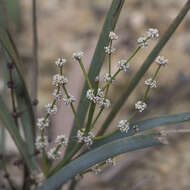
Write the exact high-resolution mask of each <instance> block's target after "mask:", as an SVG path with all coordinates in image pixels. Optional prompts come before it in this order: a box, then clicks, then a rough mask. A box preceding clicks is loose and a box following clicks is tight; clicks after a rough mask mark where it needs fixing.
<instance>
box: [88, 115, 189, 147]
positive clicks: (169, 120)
mask: <svg viewBox="0 0 190 190" xmlns="http://www.w3.org/2000/svg"><path fill="white" fill-rule="evenodd" d="M183 122H190V112H185V113H179V114H174V115H166V116H160V117H154V118H150V119H146V120H143V121H138V122H135V123H131V124H130V129H129V131H128V132H127V133H121V132H120V131H119V130H118V131H117V132H116V133H115V134H113V135H111V136H108V137H106V138H105V139H102V140H97V141H96V142H94V144H93V146H92V147H91V149H93V148H97V147H99V146H101V145H103V144H105V143H109V142H111V141H113V140H116V139H119V138H123V137H128V136H131V135H133V133H134V130H133V128H132V127H133V126H137V127H138V130H139V131H138V132H142V131H145V130H150V129H153V128H155V127H158V126H164V125H171V124H177V123H183Z"/></svg>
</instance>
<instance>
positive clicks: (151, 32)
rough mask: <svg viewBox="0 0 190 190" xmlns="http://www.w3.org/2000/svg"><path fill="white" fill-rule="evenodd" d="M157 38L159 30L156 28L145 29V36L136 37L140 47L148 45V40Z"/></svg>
mask: <svg viewBox="0 0 190 190" xmlns="http://www.w3.org/2000/svg"><path fill="white" fill-rule="evenodd" d="M157 38H159V31H158V29H157V28H149V29H148V31H147V36H146V37H144V36H143V37H140V38H138V39H137V43H138V44H139V46H140V47H141V48H144V47H146V46H148V40H149V39H152V40H155V39H157Z"/></svg>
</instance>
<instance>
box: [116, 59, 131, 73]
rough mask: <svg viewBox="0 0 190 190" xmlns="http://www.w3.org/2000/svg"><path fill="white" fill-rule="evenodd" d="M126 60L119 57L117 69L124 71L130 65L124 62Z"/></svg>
mask: <svg viewBox="0 0 190 190" xmlns="http://www.w3.org/2000/svg"><path fill="white" fill-rule="evenodd" d="M126 62H127V60H125V59H121V60H120V61H118V66H119V69H120V70H123V71H125V72H127V71H128V70H129V67H130V65H129V63H127V64H126Z"/></svg>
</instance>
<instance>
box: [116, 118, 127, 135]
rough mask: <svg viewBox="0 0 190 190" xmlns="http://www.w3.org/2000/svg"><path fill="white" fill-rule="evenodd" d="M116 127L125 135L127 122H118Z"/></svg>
mask: <svg viewBox="0 0 190 190" xmlns="http://www.w3.org/2000/svg"><path fill="white" fill-rule="evenodd" d="M117 127H118V128H119V130H120V131H121V132H122V133H127V132H128V130H129V122H128V121H127V120H120V121H119V123H118V125H117Z"/></svg>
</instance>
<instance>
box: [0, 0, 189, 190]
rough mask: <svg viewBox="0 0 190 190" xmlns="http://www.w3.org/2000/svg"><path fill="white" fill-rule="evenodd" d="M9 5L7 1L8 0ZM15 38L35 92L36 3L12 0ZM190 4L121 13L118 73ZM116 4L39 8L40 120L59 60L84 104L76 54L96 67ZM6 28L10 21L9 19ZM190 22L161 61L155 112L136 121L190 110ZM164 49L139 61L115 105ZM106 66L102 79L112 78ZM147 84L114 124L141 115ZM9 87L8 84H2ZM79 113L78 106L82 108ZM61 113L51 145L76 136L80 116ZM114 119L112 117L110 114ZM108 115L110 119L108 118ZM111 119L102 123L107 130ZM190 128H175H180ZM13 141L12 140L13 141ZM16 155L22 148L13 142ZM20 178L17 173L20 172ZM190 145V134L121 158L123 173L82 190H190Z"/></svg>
mask: <svg viewBox="0 0 190 190" xmlns="http://www.w3.org/2000/svg"><path fill="white" fill-rule="evenodd" d="M4 1H5V0H4ZM6 1H7V5H8V11H9V17H10V18H9V19H10V21H11V22H10V23H11V29H12V34H13V37H14V40H15V42H16V45H17V47H18V49H19V52H20V54H21V56H22V59H23V60H24V68H25V75H26V80H27V84H28V87H29V88H30V81H31V80H33V78H32V75H31V72H30V71H31V67H32V16H31V15H32V4H31V1H28V0H20V1H19V0H14V1H12V0H6ZM185 2H186V1H185V0H167V1H165V0H160V1H157V0H146V1H140V0H128V1H126V3H125V6H124V8H123V10H122V12H121V15H120V19H119V22H118V24H117V27H116V30H115V32H116V33H117V34H118V35H119V40H118V41H117V42H115V43H114V46H115V47H116V49H117V51H116V53H115V55H114V56H113V60H112V64H113V70H116V68H117V61H118V60H120V59H126V58H128V57H129V56H130V55H131V53H132V52H133V50H135V48H136V45H137V43H136V40H137V38H138V37H140V36H143V35H144V34H145V32H146V30H147V29H148V28H150V27H152V28H158V29H159V31H160V35H161V36H162V34H163V33H164V32H165V31H166V30H167V28H168V26H169V24H170V23H171V22H172V20H173V19H174V18H175V16H176V15H177V14H178V12H179V10H180V8H181V7H182V6H183V4H184V3H185ZM110 4H111V0H96V1H92V0H83V1H78V0H46V1H42V0H41V1H38V2H37V12H38V13H37V15H38V34H39V69H40V75H39V80H38V81H39V83H38V84H39V94H38V99H39V105H38V110H39V112H38V113H39V114H38V115H39V116H42V115H43V113H44V111H45V110H44V105H45V104H47V103H49V102H51V101H52V95H51V94H52V91H53V87H52V85H51V79H52V75H53V74H55V73H56V67H55V65H54V61H55V60H56V59H57V58H59V57H64V58H66V59H67V60H68V62H67V65H66V68H65V75H66V76H67V77H68V78H69V84H68V88H69V90H70V91H71V92H72V94H73V95H74V96H75V97H77V98H78V99H79V96H80V92H81V91H80V90H81V88H82V86H83V81H84V79H83V75H82V73H81V71H80V68H79V66H78V65H77V64H75V63H74V62H73V61H72V53H73V52H74V51H78V50H82V51H84V64H85V67H86V68H88V67H89V65H90V62H91V59H92V55H93V52H94V49H95V46H96V42H97V40H98V36H99V34H100V31H101V27H102V25H103V22H104V18H105V15H106V13H107V11H108V9H109V6H110ZM0 21H1V23H2V24H4V23H3V20H1V19H0ZM189 32H190V15H187V16H186V18H185V20H184V22H183V23H182V24H181V25H180V27H179V28H178V29H177V31H176V32H175V34H174V35H173V36H172V38H171V39H170V41H169V43H168V44H167V45H166V46H165V48H164V49H163V50H162V52H161V55H163V56H165V57H167V58H168V59H169V64H168V66H167V67H164V68H162V69H161V72H160V73H159V77H158V84H159V87H158V88H157V89H155V90H154V91H151V93H150V95H149V98H148V104H149V106H148V109H147V110H146V111H145V112H143V114H139V115H137V117H136V118H135V119H136V120H140V119H143V118H148V117H152V116H159V115H164V114H174V113H179V112H185V111H189V107H190V103H189V101H190V85H189V84H190V83H189V82H190V37H189ZM155 44H156V42H151V43H150V45H149V46H148V48H144V49H142V50H141V51H140V53H138V55H137V56H136V57H135V58H134V59H133V60H132V62H131V69H130V71H129V72H128V73H122V74H120V75H119V77H118V78H117V80H116V81H115V82H114V84H113V85H112V88H111V90H110V95H109V96H110V98H111V100H112V103H113V104H114V102H116V101H117V98H119V97H120V95H121V94H122V92H123V90H124V89H125V88H126V87H127V85H128V83H129V81H130V79H131V77H132V76H134V74H135V72H136V71H137V70H138V69H139V67H140V66H141V64H142V63H143V61H144V60H145V58H146V56H147V55H148V54H149V52H150V51H151V49H152V48H153V47H154V45H155ZM154 69H155V67H154V65H152V67H151V68H150V69H149V71H148V72H147V73H146V75H145V76H144V79H147V78H149V77H151V75H152V72H153V71H154ZM106 71H107V66H106V64H104V67H103V69H102V72H101V74H100V77H101V79H102V78H103V77H102V76H103V75H104V74H105V73H106ZM144 79H143V80H142V81H141V82H140V83H139V85H138V86H137V88H136V89H135V91H134V93H133V94H132V95H131V97H130V98H129V100H128V101H127V103H126V105H124V106H123V107H122V110H121V111H120V114H118V116H117V117H116V118H115V120H114V121H113V122H112V126H111V127H112V128H114V127H115V125H116V123H117V121H118V120H119V119H125V118H127V117H128V116H129V115H130V114H131V113H132V112H133V111H134V103H135V102H136V101H137V100H138V99H139V98H141V97H142V95H143V94H144V90H145V86H144ZM1 86H3V84H1ZM75 106H77V105H76V104H75ZM59 108H60V109H59V112H58V114H57V115H56V116H55V117H53V118H52V119H53V125H52V127H51V129H50V134H51V138H52V139H54V138H55V136H56V135H57V134H59V133H62V132H64V133H66V134H69V131H70V129H71V124H72V119H73V116H72V113H71V111H70V109H69V107H66V106H64V105H59ZM108 112H109V110H108ZM106 114H107V113H106V112H105V115H106ZM105 115H103V116H102V117H101V118H100V121H99V122H98V123H97V127H98V126H99V125H101V123H102V122H103V119H104V118H105ZM183 126H185V127H186V128H188V127H189V126H188V124H185V125H177V126H172V127H174V128H179V127H183ZM7 141H9V138H8V140H7ZM7 149H8V150H9V153H10V155H11V154H14V152H15V149H14V147H13V146H12V145H11V143H9V145H8V147H7ZM12 169H13V171H14V172H15V173H16V172H17V170H16V168H12ZM189 176H190V140H189V135H188V134H186V135H173V136H172V137H171V139H170V144H169V145H167V146H165V147H159V148H154V149H146V150H143V151H138V152H132V153H128V154H126V155H122V156H119V157H118V158H117V159H116V166H115V167H113V168H110V169H106V170H105V171H103V172H102V174H100V175H98V176H94V175H93V174H89V175H88V177H85V179H83V180H81V182H80V183H79V186H78V189H79V190H80V189H83V190H88V189H105V190H112V189H113V190H114V189H118V190H137V189H138V190H139V189H140V190H151V189H153V188H154V190H171V189H172V190H179V189H180V190H189V189H190V181H189Z"/></svg>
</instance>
